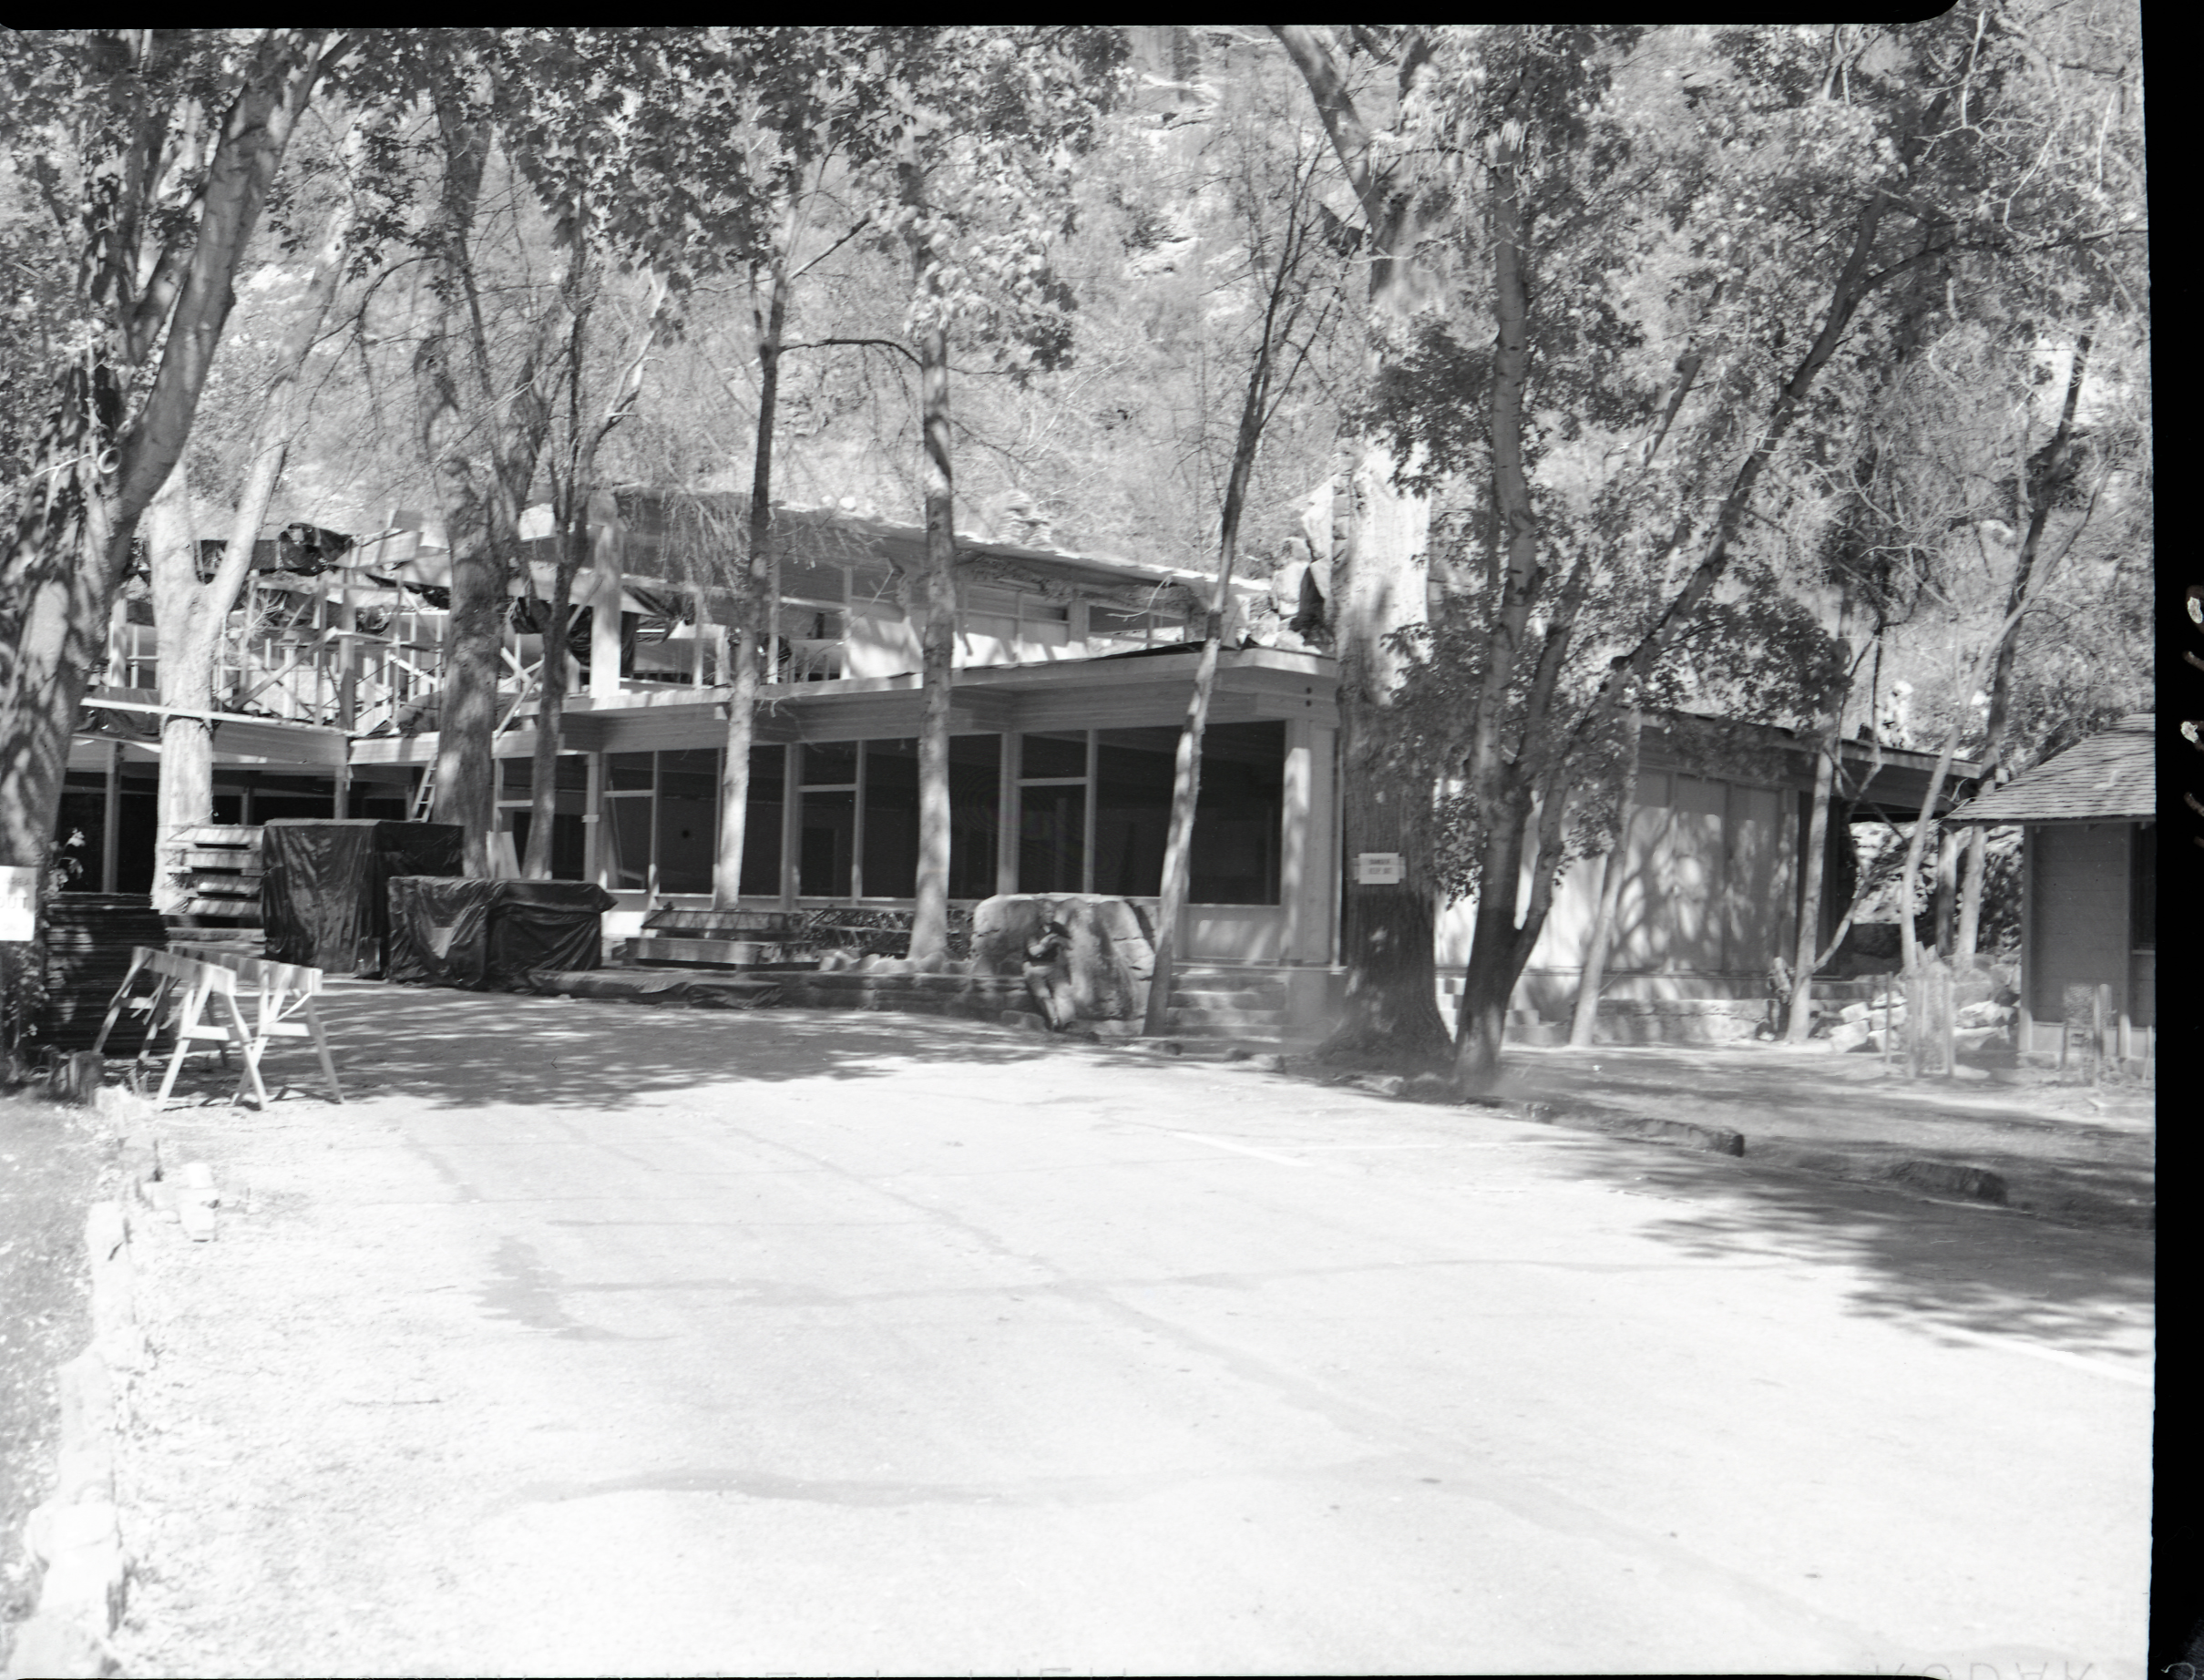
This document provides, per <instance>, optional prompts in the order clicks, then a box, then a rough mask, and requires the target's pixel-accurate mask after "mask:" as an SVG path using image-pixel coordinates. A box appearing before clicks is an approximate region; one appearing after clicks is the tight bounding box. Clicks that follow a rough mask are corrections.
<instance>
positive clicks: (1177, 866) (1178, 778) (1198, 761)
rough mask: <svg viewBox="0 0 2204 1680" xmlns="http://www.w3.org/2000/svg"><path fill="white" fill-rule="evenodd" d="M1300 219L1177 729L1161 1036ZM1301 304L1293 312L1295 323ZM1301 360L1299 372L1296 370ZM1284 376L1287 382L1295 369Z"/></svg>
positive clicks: (1155, 1025) (1240, 438)
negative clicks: (1207, 734) (1212, 710)
mask: <svg viewBox="0 0 2204 1680" xmlns="http://www.w3.org/2000/svg"><path fill="white" fill-rule="evenodd" d="M1296 226H1297V224H1296V223H1290V222H1289V224H1288V227H1287V233H1286V238H1285V240H1284V241H1283V242H1282V244H1281V245H1280V247H1279V252H1278V260H1277V265H1276V268H1275V269H1274V270H1273V271H1272V273H1271V281H1270V287H1269V297H1268V299H1267V301H1266V303H1265V306H1264V311H1263V327H1262V333H1261V336H1260V337H1259V338H1258V339H1257V341H1256V353H1255V360H1254V362H1253V363H1252V364H1250V365H1249V367H1248V370H1247V390H1246V395H1245V396H1244V398H1243V399H1242V401H1241V404H1240V424H1239V429H1238V432H1237V433H1236V434H1235V437H1234V440H1233V447H1232V470H1231V472H1230V473H1229V474H1227V475H1226V476H1225V505H1224V508H1223V510H1222V517H1221V518H1220V519H1219V521H1218V534H1217V563H1216V589H1215V593H1214V594H1213V595H1212V596H1211V598H1210V603H1209V622H1208V625H1207V626H1206V628H1205V634H1204V636H1203V638H1202V652H1201V658H1200V659H1199V660H1198V661H1195V664H1194V690H1193V692H1192V693H1190V694H1189V695H1188V696H1187V698H1186V721H1185V722H1184V724H1183V725H1182V726H1181V727H1180V730H1179V738H1178V753H1177V756H1176V759H1175V761H1174V764H1173V767H1172V778H1171V823H1170V828H1169V831H1168V833H1167V834H1166V835H1165V837H1164V877H1163V880H1162V881H1161V883H1159V886H1160V887H1161V891H1160V892H1159V894H1158V895H1157V902H1156V917H1155V965H1154V968H1153V972H1152V973H1151V975H1150V978H1149V981H1148V1005H1147V1018H1146V1019H1145V1021H1144V1022H1143V1030H1145V1031H1148V1032H1150V1033H1160V1032H1162V1031H1164V1029H1165V1028H1166V1027H1167V1026H1168V1025H1169V1024H1170V1015H1171V990H1172V983H1173V981H1172V976H1173V971H1174V967H1175V965H1176V961H1177V955H1178V951H1177V946H1178V922H1179V915H1180V913H1181V911H1183V910H1184V907H1185V904H1186V894H1187V884H1188V881H1189V878H1190V877H1191V876H1192V874H1193V861H1194V814H1195V813H1196V811H1197V810H1198V809H1199V808H1200V804H1201V794H1202V734H1203V732H1204V731H1205V730H1206V729H1207V728H1208V727H1209V702H1210V697H1211V696H1212V695H1213V694H1214V693H1215V691H1216V672H1217V661H1218V658H1219V656H1220V654H1221V653H1222V651H1223V649H1224V640H1225V630H1227V629H1228V628H1229V626H1230V622H1231V617H1232V568H1233V561H1234V559H1235V557H1236V556H1237V554H1238V553H1239V547H1240V518H1241V515H1242V513H1243V511H1244V509H1245V508H1246V504H1247V485H1248V481H1249V479H1250V478H1252V477H1253V476H1254V475H1255V463H1256V454H1257V453H1258V452H1259V451H1260V450H1261V448H1262V446H1263V428H1264V425H1265V424H1266V422H1267V420H1268V419H1269V415H1270V406H1271V405H1270V393H1271V384H1272V374H1273V369H1274V367H1275V366H1276V354H1277V346H1278V338H1279V331H1280V329H1279V322H1278V315H1279V311H1280V309H1281V307H1282V306H1284V305H1285V303H1286V300H1287V292H1289V291H1290V290H1291V289H1292V287H1293V285H1294V271H1295V269H1296V266H1297V260H1298V255H1297V240H1296V237H1295V234H1296ZM1297 313H1298V310H1297V308H1296V309H1295V310H1293V311H1289V312H1288V315H1287V320H1288V330H1290V322H1291V320H1292V319H1293V318H1294V316H1295V315H1297ZM1298 366H1299V364H1298V363H1297V364H1295V370H1294V371H1297V369H1298ZM1286 377H1287V382H1289V383H1290V381H1291V380H1292V378H1293V372H1292V371H1289V372H1288V373H1287V376H1286Z"/></svg>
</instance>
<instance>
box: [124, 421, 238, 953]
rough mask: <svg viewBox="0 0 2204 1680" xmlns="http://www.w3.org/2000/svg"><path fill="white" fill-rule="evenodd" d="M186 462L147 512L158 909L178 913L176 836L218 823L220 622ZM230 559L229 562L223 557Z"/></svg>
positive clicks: (182, 890)
mask: <svg viewBox="0 0 2204 1680" xmlns="http://www.w3.org/2000/svg"><path fill="white" fill-rule="evenodd" d="M185 476H186V475H185V471H184V466H183V463H181V462H179V463H178V464H177V470H176V471H175V472H173V473H171V474H169V482H168V483H166V484H165V485H163V486H162V487H160V492H159V495H157V496H155V497H154V498H153V505H152V506H151V507H149V508H148V509H147V510H146V517H145V519H144V522H143V523H144V528H145V535H146V561H147V570H148V572H149V575H150V579H151V583H152V597H153V623H154V626H155V630H156V634H157V635H158V637H159V643H158V645H159V660H158V661H157V662H156V666H155V670H156V673H157V674H156V676H155V679H154V681H155V682H156V684H157V692H158V693H159V697H160V703H161V704H162V705H163V706H164V707H173V708H175V710H173V711H164V712H162V713H161V719H160V775H159V788H158V792H157V794H156V797H155V800H154V812H155V835H154V838H155V844H154V852H153V857H154V863H153V907H154V908H155V909H157V910H159V911H160V912H161V913H162V914H163V915H169V916H173V915H175V914H177V913H178V912H179V911H180V910H181V909H182V908H183V907H184V903H185V901H186V900H187V899H188V898H190V896H191V895H190V891H189V889H188V888H187V887H186V886H184V884H183V883H182V881H181V880H180V879H179V875H178V870H179V866H180V862H181V856H180V854H181V850H182V848H181V847H180V846H179V844H178V841H177V836H178V835H179V833H181V832H183V831H185V830H189V829H192V828H197V827H199V826H200V825H202V824H206V823H210V822H212V821H213V820H214V724H213V722H212V721H211V720H210V718H209V717H208V716H207V715H206V714H207V713H209V712H212V711H213V710H214V651H215V648H216V646H217V645H218V643H219V640H220V635H221V625H222V619H221V618H220V617H217V616H215V614H214V613H213V611H212V608H213V605H214V603H213V602H212V601H211V600H209V599H206V597H205V594H204V593H203V590H202V586H201V585H200V580H199V569H198V568H199V543H198V540H197V533H196V532H195V531H194V530H193V528H192V525H191V497H190V491H189V490H188V489H187V488H186V486H185ZM224 558H227V557H226V556H225V557H224Z"/></svg>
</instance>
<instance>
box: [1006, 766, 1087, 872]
mask: <svg viewBox="0 0 2204 1680" xmlns="http://www.w3.org/2000/svg"><path fill="white" fill-rule="evenodd" d="M1018 806H1019V813H1018V890H1019V891H1020V892H1021V893H1076V892H1079V891H1081V889H1082V885H1083V876H1084V875H1085V866H1086V822H1087V790H1086V789H1085V788H1084V787H1083V786H1068V785H1064V784H1058V785H1056V786H1053V787H1051V786H1046V785H1043V786H1040V787H1024V788H1020V790H1019V797H1018Z"/></svg>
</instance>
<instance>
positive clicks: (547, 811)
mask: <svg viewBox="0 0 2204 1680" xmlns="http://www.w3.org/2000/svg"><path fill="white" fill-rule="evenodd" d="M567 503H568V505H567V507H566V509H565V512H566V517H565V518H564V519H562V520H560V521H559V560H558V564H557V565H556V566H555V567H554V568H553V569H552V572H551V599H550V610H549V611H550V616H549V621H548V623H547V624H546V625H545V626H544V631H543V663H542V665H541V667H540V669H539V671H538V676H537V679H536V693H537V705H536V751H535V756H534V762H533V763H531V764H530V765H529V772H530V774H529V778H528V855H527V856H526V857H525V858H523V859H522V860H521V865H520V873H521V875H522V876H524V877H525V878H527V879H528V880H530V881H548V880H549V879H550V878H551V841H552V835H553V829H554V825H556V824H557V823H558V821H559V740H560V736H561V734H562V732H564V729H565V724H566V706H567V627H568V624H569V621H570V620H571V619H572V618H573V614H574V579H576V578H577V577H578V576H579V575H580V571H581V569H582V567H583V566H584V565H586V564H587V563H588V561H589V499H588V497H578V495H577V493H576V490H575V488H574V487H569V495H568V497H567ZM697 630H698V633H699V634H700V635H701V634H702V630H703V626H702V623H701V622H700V623H699V624H698V626H697Z"/></svg>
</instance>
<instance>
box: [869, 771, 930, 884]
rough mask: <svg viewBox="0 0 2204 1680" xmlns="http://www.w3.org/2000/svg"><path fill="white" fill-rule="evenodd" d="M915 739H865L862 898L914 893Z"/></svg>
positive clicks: (915, 818)
mask: <svg viewBox="0 0 2204 1680" xmlns="http://www.w3.org/2000/svg"><path fill="white" fill-rule="evenodd" d="M917 871H918V743H917V741H915V740H912V741H868V742H866V743H865V878H864V881H863V883H862V885H863V886H864V889H865V896H866V897H867V898H909V897H911V896H914V895H916V893H917Z"/></svg>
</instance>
